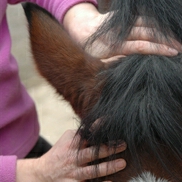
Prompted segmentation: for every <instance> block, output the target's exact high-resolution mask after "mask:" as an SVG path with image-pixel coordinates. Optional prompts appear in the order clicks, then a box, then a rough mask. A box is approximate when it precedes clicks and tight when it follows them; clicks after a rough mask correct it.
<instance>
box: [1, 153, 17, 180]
mask: <svg viewBox="0 0 182 182" xmlns="http://www.w3.org/2000/svg"><path fill="white" fill-rule="evenodd" d="M16 161H17V157H16V156H0V181H1V182H15V181H16Z"/></svg>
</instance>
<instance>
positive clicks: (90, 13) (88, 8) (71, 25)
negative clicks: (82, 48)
mask: <svg viewBox="0 0 182 182" xmlns="http://www.w3.org/2000/svg"><path fill="white" fill-rule="evenodd" d="M99 15H100V13H99V12H98V10H97V8H96V7H95V6H94V5H93V4H91V3H80V4H77V5H75V6H73V7H72V8H70V9H69V10H68V11H67V13H66V14H65V16H64V19H63V26H64V28H65V30H66V31H67V32H68V33H69V34H70V35H71V36H72V37H73V39H75V40H77V35H78V33H77V32H79V34H80V33H81V34H83V35H84V34H87V32H93V31H92V30H90V27H91V26H90V24H91V23H92V22H94V21H93V20H95V19H96V18H97V17H98V16H99ZM87 23H88V26H86V24H87ZM92 26H93V27H94V26H95V25H92Z"/></svg>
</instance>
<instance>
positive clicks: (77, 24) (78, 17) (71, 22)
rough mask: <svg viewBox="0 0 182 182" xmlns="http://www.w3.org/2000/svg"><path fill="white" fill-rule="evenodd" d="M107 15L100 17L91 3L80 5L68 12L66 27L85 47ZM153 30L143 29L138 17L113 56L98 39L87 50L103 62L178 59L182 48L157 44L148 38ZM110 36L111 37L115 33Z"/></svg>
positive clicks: (108, 47) (107, 47) (106, 46)
mask: <svg viewBox="0 0 182 182" xmlns="http://www.w3.org/2000/svg"><path fill="white" fill-rule="evenodd" d="M108 15H109V13H107V14H100V13H99V12H98V10H97V9H96V7H95V6H94V5H92V4H91V3H80V4H78V5H75V6H73V7H72V8H71V9H70V10H68V12H67V13H66V15H65V17H64V19H63V26H64V28H65V29H66V31H67V32H68V33H69V34H70V36H71V37H72V38H73V40H75V41H76V42H77V43H78V44H79V45H81V46H82V47H84V46H85V42H86V40H87V39H88V38H89V37H90V36H91V35H92V34H93V33H95V32H96V30H97V29H98V27H99V26H100V25H101V24H102V23H103V21H104V20H105V19H106V18H107V17H108ZM121 26H122V25H121ZM150 29H152V30H153V27H143V22H142V18H141V17H139V18H138V20H137V22H136V24H135V26H134V27H133V29H132V31H131V33H130V35H129V37H128V39H127V40H126V41H125V42H124V44H122V45H118V46H117V49H115V50H114V51H113V50H112V53H111V52H110V45H109V43H108V42H106V41H104V37H102V40H101V39H97V40H96V41H95V42H94V43H93V45H92V46H91V47H89V49H86V52H88V53H89V54H90V55H92V56H94V57H98V58H101V59H104V58H109V57H112V56H116V55H124V56H127V55H131V54H157V55H164V56H175V55H177V54H178V52H182V45H181V44H180V43H179V42H177V41H174V40H173V39H171V42H172V43H173V45H174V46H171V45H169V42H167V41H165V40H164V41H161V42H156V40H153V39H151V37H150V36H149V34H148V32H150ZM110 33H111V34H112V32H110Z"/></svg>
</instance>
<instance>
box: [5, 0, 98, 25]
mask: <svg viewBox="0 0 182 182" xmlns="http://www.w3.org/2000/svg"><path fill="white" fill-rule="evenodd" d="M8 2H9V3H11V4H16V3H18V2H32V3H36V4H38V5H39V6H41V7H43V8H45V9H46V10H48V11H49V12H50V13H51V14H53V15H54V16H55V17H56V18H57V19H58V20H59V21H60V22H62V20H63V18H64V15H65V13H66V12H67V11H68V10H69V9H70V8H71V7H72V6H74V5H76V4H79V3H86V2H88V3H92V4H94V5H95V6H97V0H52V1H51V0H9V1H8Z"/></svg>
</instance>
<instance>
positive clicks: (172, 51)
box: [168, 48, 178, 55]
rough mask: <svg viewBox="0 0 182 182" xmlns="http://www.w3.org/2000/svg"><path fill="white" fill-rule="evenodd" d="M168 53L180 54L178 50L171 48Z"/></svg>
mask: <svg viewBox="0 0 182 182" xmlns="http://www.w3.org/2000/svg"><path fill="white" fill-rule="evenodd" d="M168 51H169V53H171V54H174V55H177V54H178V51H177V50H176V49H173V48H169V49H168Z"/></svg>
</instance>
